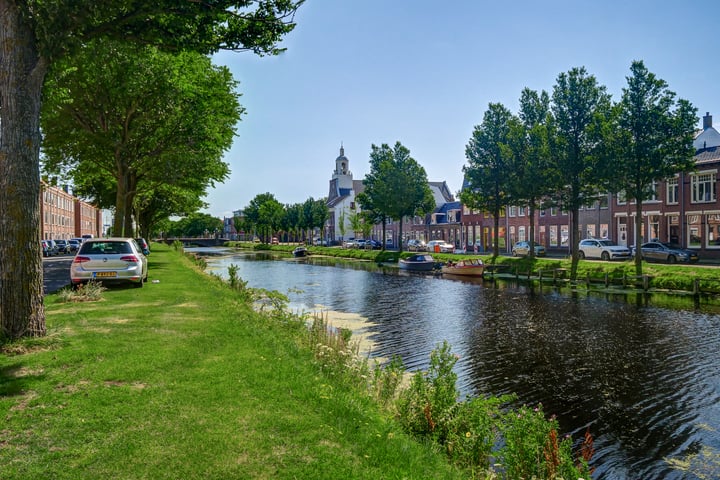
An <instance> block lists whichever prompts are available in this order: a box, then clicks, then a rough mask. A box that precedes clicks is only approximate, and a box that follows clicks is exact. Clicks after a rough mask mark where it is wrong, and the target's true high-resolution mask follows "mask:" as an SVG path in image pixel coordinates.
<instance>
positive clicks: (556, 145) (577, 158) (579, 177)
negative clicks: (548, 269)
mask: <svg viewBox="0 0 720 480" xmlns="http://www.w3.org/2000/svg"><path fill="white" fill-rule="evenodd" d="M610 108H611V103H610V96H609V95H608V94H607V93H606V89H605V87H604V86H601V85H599V84H598V82H597V80H596V79H595V77H594V76H593V75H589V74H588V73H587V71H586V70H585V68H584V67H579V68H574V69H572V70H570V71H569V72H567V73H561V74H560V75H559V76H558V78H557V81H556V83H555V86H554V88H553V94H552V107H551V110H552V113H553V120H554V122H553V125H552V126H553V127H554V131H553V138H551V148H552V160H553V169H554V170H555V174H556V179H557V181H558V183H557V185H556V192H557V193H556V195H557V197H558V198H559V200H560V203H561V204H562V207H563V208H564V209H566V210H568V211H569V212H570V218H571V231H570V232H571V233H570V240H571V241H572V244H571V251H572V262H571V270H570V278H572V279H573V280H574V279H575V278H576V277H577V266H578V260H579V257H578V245H579V243H580V218H579V215H578V213H579V211H580V207H581V206H582V205H585V204H587V203H589V202H591V201H594V200H595V199H596V198H597V195H598V191H599V189H600V188H601V186H602V185H603V184H604V183H605V182H606V175H607V171H606V170H605V169H604V168H603V166H602V165H601V162H600V158H601V157H600V155H599V154H598V147H599V145H600V141H599V137H600V133H601V131H602V129H603V124H604V123H607V119H608V115H609V112H610Z"/></svg>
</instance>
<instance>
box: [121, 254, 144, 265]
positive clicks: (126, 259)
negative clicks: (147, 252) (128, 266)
mask: <svg viewBox="0 0 720 480" xmlns="http://www.w3.org/2000/svg"><path fill="white" fill-rule="evenodd" d="M120 260H122V261H123V262H129V263H140V259H139V258H138V257H136V256H135V255H124V256H122V257H120Z"/></svg>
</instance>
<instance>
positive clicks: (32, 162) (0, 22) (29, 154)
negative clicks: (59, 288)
mask: <svg viewBox="0 0 720 480" xmlns="http://www.w3.org/2000/svg"><path fill="white" fill-rule="evenodd" d="M0 12H1V13H0V239H1V241H0V327H1V330H0V337H6V338H11V339H15V338H20V337H31V336H32V337H35V336H42V335H45V309H44V306H43V270H42V251H41V248H40V232H41V229H40V221H41V219H40V165H39V155H40V139H41V137H40V126H39V125H40V106H41V92H42V85H43V81H44V79H45V74H46V72H47V61H46V60H45V59H44V58H41V57H40V56H39V54H38V51H37V50H36V48H35V40H34V35H33V32H32V31H31V29H30V27H29V26H28V25H27V24H26V23H25V22H24V21H23V19H22V17H21V14H20V11H19V9H18V6H17V3H16V2H15V1H13V0H0Z"/></svg>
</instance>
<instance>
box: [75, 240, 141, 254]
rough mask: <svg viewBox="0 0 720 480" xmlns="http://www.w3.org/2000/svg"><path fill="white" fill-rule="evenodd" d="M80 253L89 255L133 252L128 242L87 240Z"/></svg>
mask: <svg viewBox="0 0 720 480" xmlns="http://www.w3.org/2000/svg"><path fill="white" fill-rule="evenodd" d="M80 253H84V254H88V255H93V254H95V255H119V254H124V253H132V250H131V249H130V245H129V244H128V243H127V242H86V243H84V244H83V246H82V247H81V248H80Z"/></svg>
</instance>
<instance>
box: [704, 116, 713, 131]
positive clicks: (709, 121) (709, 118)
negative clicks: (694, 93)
mask: <svg viewBox="0 0 720 480" xmlns="http://www.w3.org/2000/svg"><path fill="white" fill-rule="evenodd" d="M708 128H712V115H710V112H707V113H705V116H704V117H703V130H707V129H708Z"/></svg>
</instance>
